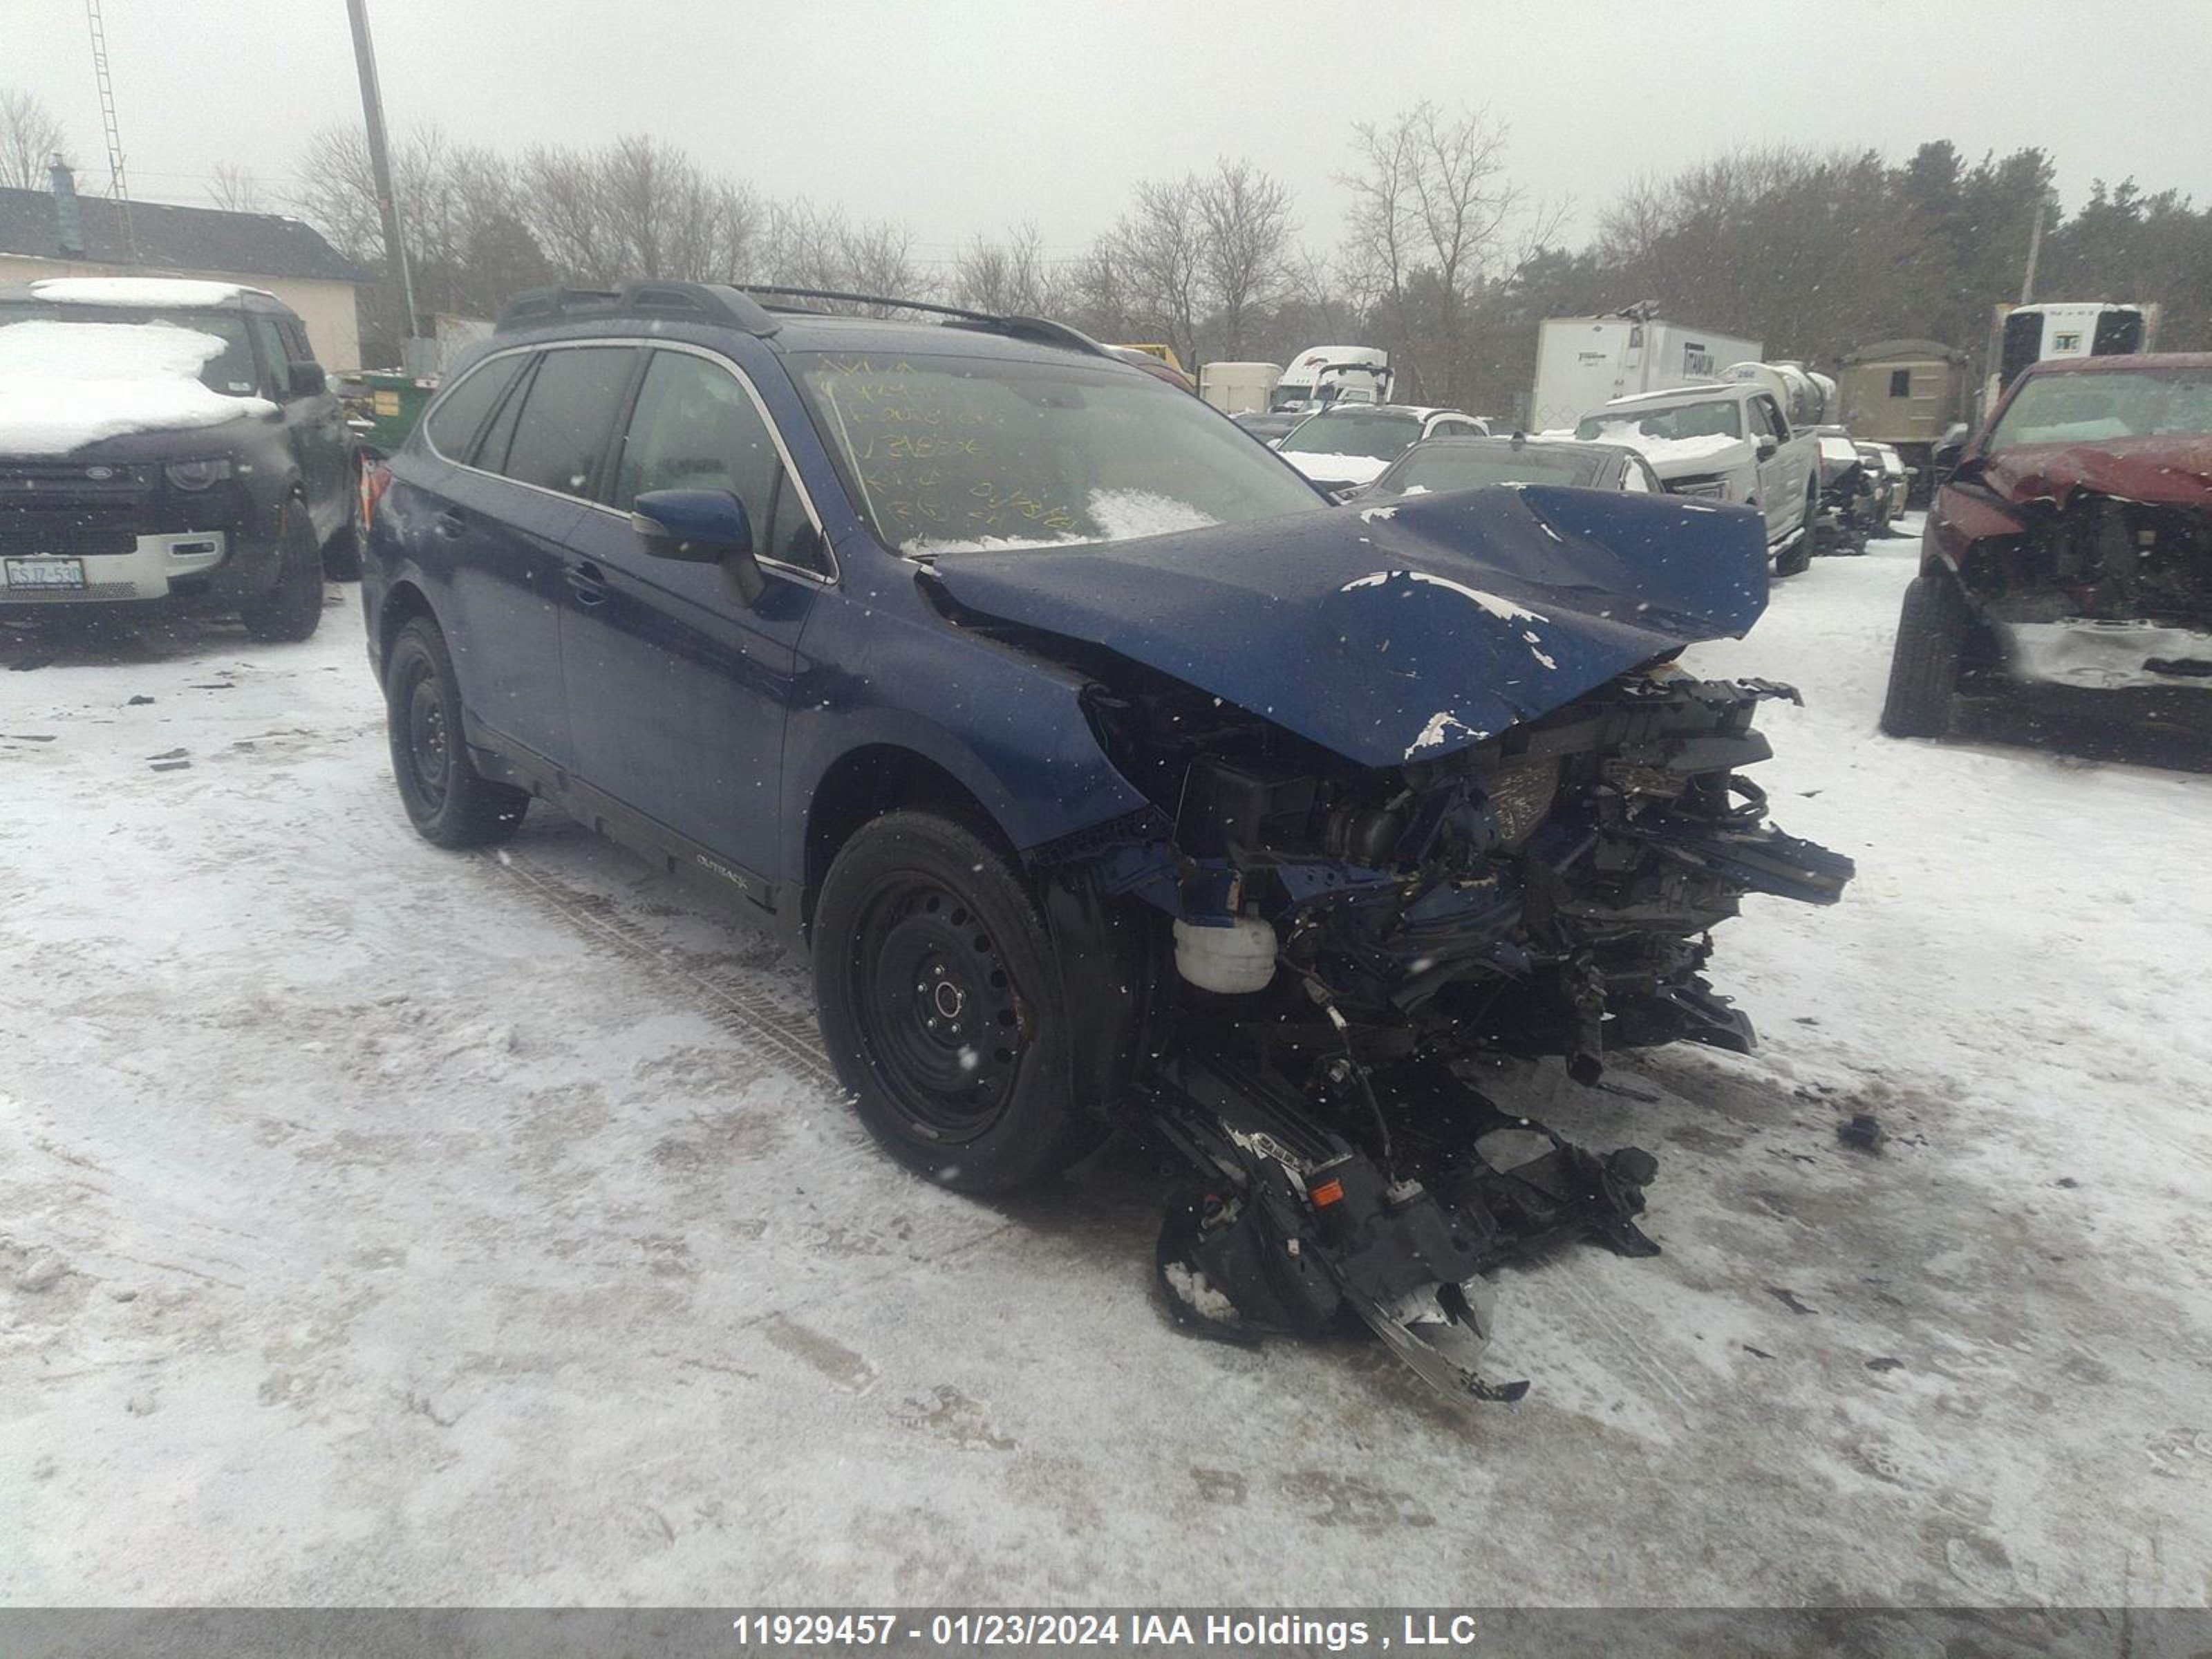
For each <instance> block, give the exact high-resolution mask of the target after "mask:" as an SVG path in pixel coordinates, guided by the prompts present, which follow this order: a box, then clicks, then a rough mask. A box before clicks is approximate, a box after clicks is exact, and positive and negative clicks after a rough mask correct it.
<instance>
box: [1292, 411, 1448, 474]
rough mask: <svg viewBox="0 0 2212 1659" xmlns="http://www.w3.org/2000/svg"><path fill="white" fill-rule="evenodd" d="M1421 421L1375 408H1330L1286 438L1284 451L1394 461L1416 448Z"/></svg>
mask: <svg viewBox="0 0 2212 1659" xmlns="http://www.w3.org/2000/svg"><path fill="white" fill-rule="evenodd" d="M1420 435H1421V423H1420V422H1419V420H1418V419H1416V418H1415V417H1414V416H1411V415H1385V414H1382V413H1380V412H1379V411H1376V410H1366V409H1345V410H1328V411H1327V412H1325V413H1322V414H1320V415H1316V416H1314V417H1313V419H1311V420H1310V421H1308V422H1306V423H1305V424H1304V426H1301V427H1299V428H1297V430H1296V431H1294V432H1292V433H1291V435H1290V436H1289V437H1287V438H1285V439H1284V440H1283V450H1284V453H1285V454H1289V453H1297V454H1301V455H1364V456H1366V457H1368V458H1369V459H1370V460H1377V461H1395V460H1396V459H1398V457H1399V456H1401V455H1402V454H1404V453H1406V452H1407V450H1408V449H1410V448H1412V447H1413V443H1414V441H1415V440H1416V439H1418V438H1419V436H1420Z"/></svg>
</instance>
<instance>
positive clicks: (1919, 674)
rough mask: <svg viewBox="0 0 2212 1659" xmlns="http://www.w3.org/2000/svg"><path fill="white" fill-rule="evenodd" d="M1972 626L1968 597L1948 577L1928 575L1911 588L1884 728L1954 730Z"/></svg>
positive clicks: (1916, 732) (1919, 734) (1938, 733)
mask: <svg viewBox="0 0 2212 1659" xmlns="http://www.w3.org/2000/svg"><path fill="white" fill-rule="evenodd" d="M1969 625H1970V618H1969V617H1968V616H1967V613H1966V596H1965V595H1964V594H1963V593H1961V592H1960V591H1959V585H1958V583H1956V582H1954V581H1953V580H1951V579H1950V578H1949V577H1948V576H1945V575H1941V574H1933V575H1931V574H1922V575H1919V576H1916V577H1914V578H1913V579H1912V581H1911V585H1910V586H1907V587H1906V588H1905V605H1904V608H1903V609H1902V610H1901V611H1899V613H1898V618H1897V643H1896V645H1895V647H1893V649H1892V650H1891V653H1890V659H1889V690H1888V694H1887V696H1885V697H1884V698H1883V699H1882V705H1881V729H1882V730H1883V731H1884V732H1887V733H1888V734H1889V735H1890V736H1891V737H1893V738H1941V737H1944V736H1947V735H1948V733H1949V732H1950V730H1951V706H1952V698H1953V696H1954V694H1955V693H1956V692H1957V690H1958V688H1959V666H1960V663H1961V662H1962V661H1963V660H1964V659H1965V653H1966V631H1967V629H1968V627H1969Z"/></svg>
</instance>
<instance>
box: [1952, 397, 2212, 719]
mask: <svg viewBox="0 0 2212 1659" xmlns="http://www.w3.org/2000/svg"><path fill="white" fill-rule="evenodd" d="M1941 508H1942V510H1941V511H1939V514H1938V518H1937V520H1936V522H1935V523H1934V524H1933V525H1932V526H1931V534H1932V535H1933V537H1934V538H1935V539H1936V544H1937V545H1938V546H1939V547H1941V548H1942V550H1943V551H1944V553H1945V555H1946V556H1947V557H1948V559H1949V561H1950V562H1951V563H1952V564H1953V565H1954V568H1956V569H1957V571H1958V573H1959V578H1960V583H1961V585H1962V586H1963V588H1964V590H1965V592H1966V597H1967V599H1968V601H1969V602H1970V603H1971V604H1972V605H1973V607H1974V609H1975V611H1976V612H1977V613H1978V615H1979V617H1980V618H1981V620H1982V622H1983V623H1984V624H1985V625H1986V626H1987V627H1988V629H1990V635H1991V636H1992V638H1991V643H1992V644H1993V646H1994V647H1996V648H1995V649H1994V650H1993V651H1992V652H1991V653H1990V658H1991V663H1992V665H2002V668H2003V669H2004V670H2005V671H2006V672H2007V673H2008V674H2009V675H2011V676H2012V677H2013V678H2016V679H2021V680H2029V681H2039V682H2043V683H2045V684H2057V685H2067V686H2074V687H2077V688H2081V689H2086V690H2124V689H2161V690H2186V689H2212V450H2209V449H2208V446H2207V443H2206V441H2205V440H2203V439H2201V438H2198V439H2193V440H2191V439H2152V440H2142V441H2134V442H2130V443H2127V444H2123V445H2116V446H2112V447H2100V446H2096V445H2087V444H2081V445H2071V446H2066V447H2050V446H2043V447H2030V448H2027V449H2024V450H2017V451H2007V452H2001V453H1998V454H1996V455H1995V456H1992V457H1990V459H1988V460H1987V461H1986V462H1985V463H1984V464H1982V465H1980V466H1979V468H1978V471H1972V472H1970V474H1969V476H1967V477H1965V478H1962V479H1960V480H1957V481H1954V484H1953V486H1952V488H1951V489H1949V490H1948V491H1947V492H1946V495H1945V498H1944V501H1943V502H1942V503H1941Z"/></svg>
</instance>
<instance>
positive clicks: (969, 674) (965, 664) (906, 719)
mask: <svg viewBox="0 0 2212 1659" xmlns="http://www.w3.org/2000/svg"><path fill="white" fill-rule="evenodd" d="M837 609H838V611H839V612H840V614H838V615H836V616H835V617H824V618H823V621H824V622H825V623H827V626H826V627H823V628H822V629H817V628H815V627H812V626H810V628H809V629H808V630H807V635H806V639H805V655H806V657H807V659H809V664H810V666H809V667H808V669H807V670H806V671H805V681H806V684H807V685H808V687H809V689H810V690H811V694H812V695H811V696H806V697H805V698H803V699H802V700H801V702H800V704H799V707H797V708H794V709H793V713H792V716H791V723H790V726H789V728H788V732H787V740H786V744H785V750H784V778H785V788H784V792H783V798H784V799H785V801H786V802H787V804H788V805H787V811H786V812H785V814H784V823H783V829H782V864H783V874H784V875H785V877H786V878H787V879H803V878H804V875H805V869H806V827H807V822H808V819H809V817H810V816H811V813H812V811H813V805H814V798H815V794H816V793H817V790H818V789H819V788H820V787H821V784H822V781H823V779H824V778H825V777H827V776H828V775H829V773H830V771H831V770H832V769H834V768H835V767H836V765H837V763H838V762H839V761H841V760H842V759H843V758H844V757H847V756H848V755H851V754H853V753H854V751H855V750H862V749H866V748H870V747H873V746H887V747H890V748H896V749H902V750H909V751H911V752H912V753H915V754H916V755H919V756H921V757H922V758H923V759H925V760H927V761H929V762H930V763H933V764H934V765H936V766H938V767H939V768H941V769H943V770H944V771H945V772H947V773H950V774H951V775H952V776H953V777H954V778H955V779H956V780H957V781H959V783H960V785H961V787H963V788H964V789H966V790H967V791H968V793H969V794H971V795H973V796H974V797H975V799H976V800H977V801H979V802H980V803H981V805H982V806H983V809H984V810H985V811H987V812H988V813H989V814H990V815H991V817H992V819H993V821H994V823H996V824H997V825H998V827H999V829H1000V831H1001V832H1002V833H1003V834H1004V835H1005V836H1006V839H1007V841H1008V842H1011V843H1012V845H1013V847H1014V848H1016V849H1017V850H1018V851H1020V852H1023V853H1027V852H1028V851H1030V849H1031V848H1036V847H1040V846H1042V845H1043V844H1045V843H1046V842H1052V841H1056V840H1059V839H1060V837H1062V836H1071V835H1073V834H1076V833H1077V832H1079V831H1080V830H1084V829H1091V828H1093V827H1095V826H1096V825H1097V824H1101V823H1107V822H1109V821H1110V820H1112V819H1114V818H1116V817H1122V816H1124V815H1126V814H1127V813H1130V812H1134V811H1139V810H1141V809H1142V808H1143V807H1144V806H1145V805H1146V804H1147V803H1146V799H1145V797H1144V796H1143V795H1142V794H1141V793H1139V791H1138V790H1137V788H1136V787H1135V786H1134V785H1133V784H1131V783H1130V782H1129V781H1128V780H1127V779H1126V778H1124V777H1123V776H1122V775H1121V773H1120V772H1118V771H1117V770H1115V767H1114V765H1113V763H1112V762H1110V761H1109V760H1108V759H1107V757H1106V754H1105V751H1104V750H1103V749H1102V748H1100V746H1099V743H1098V739H1097V735H1096V734H1095V733H1094V732H1092V730H1091V722H1090V720H1089V719H1088V718H1087V717H1086V716H1085V713H1084V710H1083V705H1082V696H1081V694H1082V690H1083V687H1084V684H1085V680H1084V678H1083V676H1081V675H1080V674H1079V673H1077V672H1075V671H1073V670H1072V669H1069V668H1066V667H1064V666H1062V665H1059V664H1056V663H1051V662H1047V661H1043V660H1041V659H1036V658H1034V657H1030V656H1027V655H1025V654H1024V653H1021V652H1018V651H1016V650H1014V649H1012V648H1011V647H1006V646H1004V645H1001V644H999V643H997V642H995V641H992V640H989V639H987V638H985V637H984V636H982V635H980V634H977V633H975V631H973V630H971V629H963V628H960V627H957V626H956V625H955V624H953V623H949V622H946V621H945V620H944V619H942V618H940V617H936V616H934V615H927V616H923V617H914V618H906V617H896V616H893V615H890V614H887V613H886V612H885V611H877V610H872V609H866V608H862V607H853V608H851V609H850V610H847V609H846V608H844V607H838V608H837ZM819 614H820V613H818V612H817V615H819Z"/></svg>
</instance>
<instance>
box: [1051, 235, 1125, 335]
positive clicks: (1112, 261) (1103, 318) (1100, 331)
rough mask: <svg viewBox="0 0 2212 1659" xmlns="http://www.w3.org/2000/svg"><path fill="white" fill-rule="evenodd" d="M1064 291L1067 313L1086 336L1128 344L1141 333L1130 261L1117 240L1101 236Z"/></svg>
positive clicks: (1067, 280) (1075, 270)
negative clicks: (1132, 336)
mask: <svg viewBox="0 0 2212 1659" xmlns="http://www.w3.org/2000/svg"><path fill="white" fill-rule="evenodd" d="M1063 288H1064V289H1065V298H1064V300H1063V302H1062V305H1063V309H1065V310H1066V311H1067V312H1069V313H1072V314H1073V320H1074V321H1075V322H1076V324H1077V325H1079V327H1081V328H1082V329H1083V331H1085V333H1087V334H1090V335H1091V336H1093V337H1096V338H1098V339H1101V340H1126V339H1127V338H1128V337H1130V335H1132V334H1133V333H1135V332H1137V325H1136V299H1135V295H1134V294H1133V292H1132V289H1131V283H1130V278H1129V272H1128V266H1127V260H1126V259H1124V258H1123V257H1122V254H1121V244H1120V242H1119V241H1118V240H1116V239H1115V237H1113V236H1111V235H1108V236H1101V237H1100V238H1099V239H1098V240H1097V241H1095V242H1093V243H1092V244H1091V250H1090V252H1087V253H1085V255H1084V256H1083V257H1082V258H1079V259H1078V260H1077V261H1076V262H1075V264H1074V266H1073V269H1071V270H1069V272H1068V274H1067V279H1066V283H1064V284H1063Z"/></svg>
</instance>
